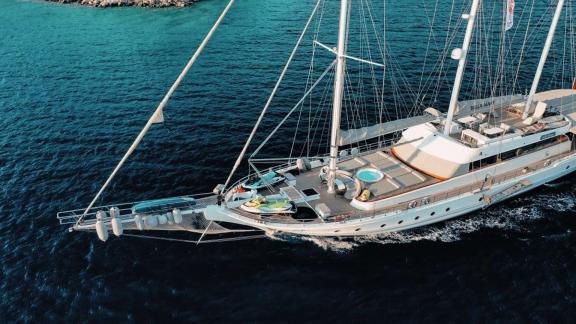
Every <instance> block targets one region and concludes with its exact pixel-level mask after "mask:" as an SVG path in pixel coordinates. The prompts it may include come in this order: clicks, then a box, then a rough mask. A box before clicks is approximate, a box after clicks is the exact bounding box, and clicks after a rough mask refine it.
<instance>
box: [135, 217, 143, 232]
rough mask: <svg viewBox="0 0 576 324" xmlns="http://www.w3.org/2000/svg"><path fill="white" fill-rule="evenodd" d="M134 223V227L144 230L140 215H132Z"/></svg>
mask: <svg viewBox="0 0 576 324" xmlns="http://www.w3.org/2000/svg"><path fill="white" fill-rule="evenodd" d="M134 223H136V228H137V229H139V230H141V231H143V230H144V220H143V219H142V216H140V215H134Z"/></svg>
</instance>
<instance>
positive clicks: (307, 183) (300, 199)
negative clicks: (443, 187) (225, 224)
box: [235, 150, 438, 222]
mask: <svg viewBox="0 0 576 324" xmlns="http://www.w3.org/2000/svg"><path fill="white" fill-rule="evenodd" d="M337 165H338V170H340V171H344V172H342V173H338V174H337V176H336V179H337V180H336V182H337V185H338V186H339V187H340V189H341V190H338V192H337V193H328V187H327V184H326V182H325V181H323V180H322V178H321V177H320V172H321V171H320V170H321V169H322V167H321V166H320V167H316V168H312V169H311V170H309V171H305V172H298V171H293V172H290V176H288V177H287V178H289V179H290V180H286V181H284V182H282V183H280V184H278V185H276V186H274V187H272V188H267V189H264V190H261V191H260V192H259V194H260V195H263V196H267V195H274V194H279V193H282V194H284V195H285V196H286V197H288V198H289V199H290V200H291V201H293V202H294V203H295V204H296V206H297V207H298V209H299V210H300V209H306V208H308V209H309V210H310V215H311V216H312V215H313V217H311V219H310V220H309V221H312V222H321V220H320V219H318V218H317V217H316V213H318V214H320V213H322V214H324V215H323V216H324V217H329V218H336V219H337V218H338V217H340V216H343V215H350V214H358V213H362V212H363V211H360V210H357V209H355V208H354V207H352V206H351V205H350V202H351V201H352V199H353V198H354V197H355V196H356V195H357V194H358V193H359V192H361V191H362V190H364V189H368V190H369V191H370V192H371V197H370V200H377V199H384V198H387V197H391V196H394V195H397V194H401V193H405V192H408V191H411V190H414V189H417V188H421V187H422V186H426V185H430V184H433V183H436V182H438V180H437V179H434V178H432V177H430V176H427V175H425V174H422V173H420V172H418V171H416V170H414V169H412V168H410V167H409V166H408V165H406V164H404V163H403V162H401V161H399V160H398V159H396V158H395V157H394V156H393V155H392V154H390V153H389V152H387V150H378V151H375V152H369V153H367V154H364V155H359V156H356V157H348V158H343V159H342V160H341V161H339V162H338V164H337ZM360 170H376V171H378V172H381V173H382V175H383V177H382V179H380V180H379V181H375V182H372V183H368V182H363V181H359V180H358V179H357V178H356V176H355V175H356V174H357V172H358V171H360ZM358 186H360V188H358ZM328 206H329V207H328ZM235 211H236V212H238V213H240V214H242V215H244V216H247V217H251V218H256V219H274V218H276V219H277V218H286V217H288V218H290V217H293V215H290V214H286V215H282V214H280V215H258V214H253V213H250V212H246V211H244V210H242V209H240V208H235Z"/></svg>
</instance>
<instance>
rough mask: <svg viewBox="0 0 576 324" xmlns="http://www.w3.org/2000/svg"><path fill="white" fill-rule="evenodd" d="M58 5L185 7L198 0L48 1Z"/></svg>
mask: <svg viewBox="0 0 576 324" xmlns="http://www.w3.org/2000/svg"><path fill="white" fill-rule="evenodd" d="M48 1H52V2H59V3H76V4H80V5H85V6H92V7H127V6H137V7H152V8H164V7H185V6H188V5H190V4H192V3H194V2H198V1H199V0H48Z"/></svg>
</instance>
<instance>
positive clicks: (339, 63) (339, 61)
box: [328, 0, 348, 193]
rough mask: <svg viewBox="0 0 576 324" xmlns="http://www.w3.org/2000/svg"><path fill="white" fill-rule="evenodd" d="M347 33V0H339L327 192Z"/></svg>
mask: <svg viewBox="0 0 576 324" xmlns="http://www.w3.org/2000/svg"><path fill="white" fill-rule="evenodd" d="M347 34H348V0H341V1H340V24H339V28H338V47H337V48H336V75H335V76H334V102H333V107H332V132H331V138H330V165H329V168H330V171H329V172H328V193H334V191H335V190H334V181H335V179H336V162H337V159H338V144H337V143H338V136H339V135H340V117H341V114H342V98H343V93H344V71H345V69H346V56H345V55H346V36H347Z"/></svg>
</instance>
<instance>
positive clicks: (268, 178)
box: [241, 171, 285, 190]
mask: <svg viewBox="0 0 576 324" xmlns="http://www.w3.org/2000/svg"><path fill="white" fill-rule="evenodd" d="M284 179H285V177H284V176H283V175H280V174H278V173H276V172H274V171H270V172H268V173H266V174H264V175H262V177H260V178H259V179H252V180H246V181H244V182H243V183H242V185H241V186H242V188H244V189H246V190H259V189H262V188H265V187H267V186H273V185H275V184H277V183H279V182H282V181H284Z"/></svg>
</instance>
